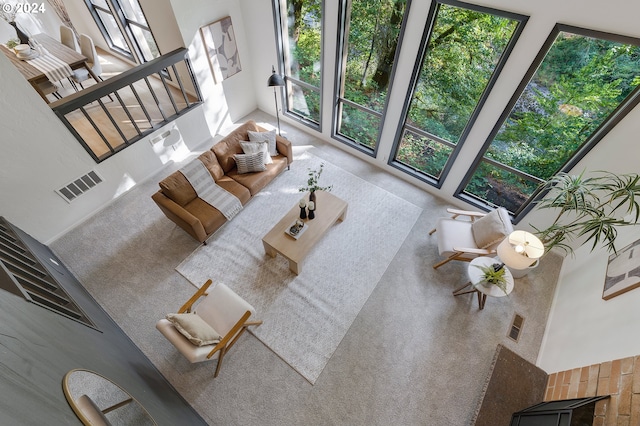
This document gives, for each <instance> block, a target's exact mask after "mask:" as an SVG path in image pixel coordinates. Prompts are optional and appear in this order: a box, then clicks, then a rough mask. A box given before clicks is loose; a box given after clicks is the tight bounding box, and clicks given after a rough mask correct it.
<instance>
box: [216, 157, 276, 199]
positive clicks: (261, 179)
mask: <svg viewBox="0 0 640 426" xmlns="http://www.w3.org/2000/svg"><path fill="white" fill-rule="evenodd" d="M265 167H266V169H267V170H265V171H264V172H260V173H247V174H241V173H238V171H237V170H236V169H233V170H232V171H230V172H229V173H227V176H229V177H230V178H232V179H233V180H235V181H236V182H238V183H240V184H241V185H242V186H245V187H247V188H248V189H249V191H250V192H251V195H252V196H253V195H256V194H257V193H258V192H260V190H261V189H262V188H264V187H265V186H267V184H268V183H269V182H271V181H272V180H273V179H274V178H275V177H276V176H278V175H279V174H280V173H281V172H282V171H283V170H284V169H285V168H287V157H284V156H282V155H278V156H276V157H273V164H267V165H266V166H265Z"/></svg>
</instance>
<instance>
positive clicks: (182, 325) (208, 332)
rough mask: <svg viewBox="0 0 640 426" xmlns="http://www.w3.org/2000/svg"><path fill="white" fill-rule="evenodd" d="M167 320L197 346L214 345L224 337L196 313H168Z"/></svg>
mask: <svg viewBox="0 0 640 426" xmlns="http://www.w3.org/2000/svg"><path fill="white" fill-rule="evenodd" d="M167 320H168V321H169V322H170V323H171V324H173V326H174V327H175V328H176V330H178V331H179V332H180V334H182V335H183V336H184V337H186V338H187V339H189V341H190V342H191V343H193V344H194V345H196V346H206V345H213V344H216V343H218V342H220V339H221V338H222V337H221V336H220V334H218V332H217V331H215V330H214V329H213V327H211V326H210V325H209V324H207V323H206V322H205V321H204V320H203V319H202V318H200V317H199V316H198V315H196V314H168V315H167Z"/></svg>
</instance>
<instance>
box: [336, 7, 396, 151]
mask: <svg viewBox="0 0 640 426" xmlns="http://www.w3.org/2000/svg"><path fill="white" fill-rule="evenodd" d="M406 9H407V1H406V0H376V1H371V0H352V1H343V2H342V9H341V24H342V25H341V35H340V40H341V45H340V49H339V50H340V51H341V52H342V61H341V63H340V65H339V66H340V69H341V72H340V75H339V81H340V88H339V93H338V94H337V95H336V96H337V108H336V111H335V112H334V114H335V116H334V120H335V126H334V128H335V134H336V135H338V136H339V137H341V140H345V141H348V142H349V143H354V144H356V145H357V146H360V147H361V148H364V150H365V151H366V152H369V153H372V152H374V151H375V149H376V147H377V143H378V137H379V132H380V127H381V120H382V113H383V110H384V107H385V105H386V101H387V94H388V91H389V86H390V84H391V76H392V71H393V64H394V59H395V57H396V50H397V48H398V46H399V42H400V33H401V29H402V24H403V20H404V16H405V10H406Z"/></svg>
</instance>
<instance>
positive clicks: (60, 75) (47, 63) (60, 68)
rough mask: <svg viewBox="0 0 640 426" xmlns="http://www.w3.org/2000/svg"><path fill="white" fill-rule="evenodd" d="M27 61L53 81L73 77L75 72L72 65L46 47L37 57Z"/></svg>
mask: <svg viewBox="0 0 640 426" xmlns="http://www.w3.org/2000/svg"><path fill="white" fill-rule="evenodd" d="M27 62H29V65H33V66H34V67H36V68H38V69H39V70H40V71H42V72H43V73H44V75H46V76H47V78H48V79H49V81H51V82H52V83H55V82H56V81H60V80H63V79H65V78H67V77H71V75H72V74H73V72H72V71H71V67H69V65H68V64H67V63H66V62H63V61H61V60H60V59H58V58H56V57H55V56H53V55H52V54H51V53H49V52H48V51H46V50H44V49H42V50H41V52H40V55H39V56H38V57H37V58H34V59H30V60H28V61H27Z"/></svg>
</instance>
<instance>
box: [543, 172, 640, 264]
mask: <svg viewBox="0 0 640 426" xmlns="http://www.w3.org/2000/svg"><path fill="white" fill-rule="evenodd" d="M541 190H542V191H548V192H547V194H546V195H545V196H544V198H542V199H541V200H540V201H538V202H537V203H536V205H537V208H539V209H556V210H558V212H557V215H556V218H555V220H554V221H553V223H552V224H551V225H550V226H549V227H547V228H546V229H542V230H541V229H538V228H536V227H535V226H533V225H532V226H533V227H534V229H535V230H536V234H537V235H538V237H539V238H540V239H541V240H542V242H543V243H544V245H545V248H546V250H547V251H549V250H551V249H552V248H554V247H558V248H560V249H562V250H564V251H565V252H566V253H573V248H572V247H571V245H569V242H570V241H573V240H576V239H579V238H582V237H585V240H584V242H583V244H586V243H587V242H589V241H591V242H592V243H593V244H592V246H591V250H592V251H593V250H594V249H595V248H596V247H598V246H599V245H600V244H602V246H604V247H606V248H607V250H608V251H609V252H613V253H615V252H616V247H615V240H616V237H617V235H618V227H621V226H629V225H636V224H637V222H638V218H639V217H640V205H639V204H638V199H639V198H640V175H638V174H625V175H616V174H615V173H611V172H606V171H600V172H596V173H595V174H594V175H593V176H590V177H585V176H584V172H582V173H580V174H579V175H570V174H568V173H562V172H561V173H558V174H556V175H555V176H553V177H552V178H551V179H549V180H548V181H547V182H546V183H544V184H543V185H542V188H541Z"/></svg>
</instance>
